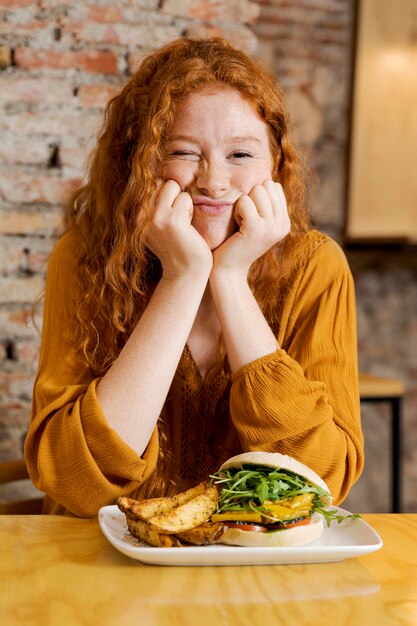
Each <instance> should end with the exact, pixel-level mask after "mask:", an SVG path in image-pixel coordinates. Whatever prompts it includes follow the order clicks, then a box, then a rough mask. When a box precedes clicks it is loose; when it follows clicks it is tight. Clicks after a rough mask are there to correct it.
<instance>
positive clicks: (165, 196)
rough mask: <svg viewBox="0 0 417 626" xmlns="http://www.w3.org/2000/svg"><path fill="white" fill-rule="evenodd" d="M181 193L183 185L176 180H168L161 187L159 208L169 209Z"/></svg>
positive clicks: (158, 201)
mask: <svg viewBox="0 0 417 626" xmlns="http://www.w3.org/2000/svg"><path fill="white" fill-rule="evenodd" d="M180 193H181V187H180V186H179V184H178V183H177V182H176V181H175V180H167V181H166V182H165V183H164V184H163V185H162V187H161V189H160V192H159V194H158V200H157V204H158V208H162V209H163V208H165V209H169V208H171V207H172V205H173V204H174V201H175V199H176V198H177V197H178V195H179V194H180Z"/></svg>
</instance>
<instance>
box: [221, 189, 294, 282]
mask: <svg viewBox="0 0 417 626" xmlns="http://www.w3.org/2000/svg"><path fill="white" fill-rule="evenodd" d="M234 217H235V220H236V222H237V223H238V225H239V230H238V231H237V232H236V233H234V234H233V235H232V236H231V237H229V239H227V240H226V241H225V242H224V243H223V244H222V245H221V246H219V247H218V248H217V249H216V250H214V252H213V260H214V263H213V270H212V273H213V272H217V271H223V270H226V271H227V272H228V273H229V272H236V273H237V274H239V275H244V276H245V277H246V276H247V274H248V272H249V268H250V266H251V265H252V263H253V262H254V261H256V259H258V258H259V257H261V256H262V255H263V254H265V252H267V251H268V250H269V249H270V248H271V247H272V246H273V245H275V244H277V243H279V242H280V241H282V240H283V239H284V238H285V237H286V236H287V235H288V233H289V232H290V230H291V222H290V218H289V216H288V211H287V202H286V200H285V195H284V191H283V189H282V186H281V185H280V184H279V183H275V182H274V181H273V180H267V181H265V182H264V183H263V185H256V186H255V187H253V188H252V189H251V191H250V193H249V194H248V195H244V196H241V197H240V198H239V200H238V201H237V203H236V207H235V214H234Z"/></svg>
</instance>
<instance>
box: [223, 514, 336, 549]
mask: <svg viewBox="0 0 417 626" xmlns="http://www.w3.org/2000/svg"><path fill="white" fill-rule="evenodd" d="M323 529H324V525H323V520H322V518H321V515H319V514H318V513H314V515H313V516H312V518H311V522H310V523H309V524H308V525H306V526H294V527H293V528H286V529H283V530H274V531H269V532H266V533H265V532H257V531H253V530H240V529H239V528H228V529H227V530H226V532H225V534H224V535H223V536H222V538H221V541H220V543H225V544H227V545H229V546H246V547H251V548H254V547H255V548H261V547H263V548H265V547H266V548H275V547H291V546H305V545H307V544H309V543H312V542H313V541H315V540H316V539H318V538H319V537H320V536H321V534H322V532H323Z"/></svg>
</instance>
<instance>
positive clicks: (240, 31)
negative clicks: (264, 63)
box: [185, 24, 258, 54]
mask: <svg viewBox="0 0 417 626" xmlns="http://www.w3.org/2000/svg"><path fill="white" fill-rule="evenodd" d="M185 34H186V35H187V36H188V37H223V38H224V39H227V40H228V41H230V43H231V44H233V45H234V46H236V47H237V48H240V49H241V50H245V51H246V52H248V53H250V54H252V53H253V52H254V51H255V50H256V46H257V43H258V41H257V38H256V36H255V35H254V34H253V32H252V31H251V30H250V29H249V28H247V27H246V26H237V27H236V28H234V27H232V26H230V27H229V26H227V27H226V26H225V27H221V26H214V25H203V24H201V25H199V24H192V25H191V26H190V27H189V28H188V29H187V31H186V33H185Z"/></svg>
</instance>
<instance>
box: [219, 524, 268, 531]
mask: <svg viewBox="0 0 417 626" xmlns="http://www.w3.org/2000/svg"><path fill="white" fill-rule="evenodd" d="M224 523H225V524H226V526H227V527H228V528H236V529H238V530H250V531H252V532H256V533H266V532H268V529H267V527H266V526H262V524H248V523H246V524H239V522H224Z"/></svg>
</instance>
